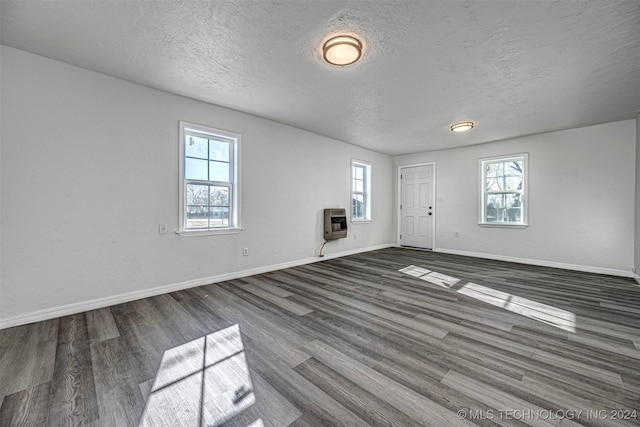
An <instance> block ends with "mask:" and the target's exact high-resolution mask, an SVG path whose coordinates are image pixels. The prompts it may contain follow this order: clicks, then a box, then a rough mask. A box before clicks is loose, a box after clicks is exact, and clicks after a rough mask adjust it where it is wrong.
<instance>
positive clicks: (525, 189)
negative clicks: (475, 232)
mask: <svg viewBox="0 0 640 427" xmlns="http://www.w3.org/2000/svg"><path fill="white" fill-rule="evenodd" d="M520 158H522V159H523V160H522V163H523V174H522V190H521V191H522V192H521V194H520V199H521V203H522V207H523V209H522V218H520V219H521V221H520V222H514V223H506V222H495V223H492V222H486V221H485V205H484V202H485V197H484V196H485V182H486V177H485V168H484V166H483V164H484V163H485V162H506V161H509V160H518V159H520ZM478 171H479V172H480V193H479V196H478V202H479V203H478V204H479V206H478V225H479V226H481V227H486V226H495V227H507V228H509V227H511V228H526V227H528V225H529V153H518V154H510V155H506V156H492V157H483V158H480V159H478Z"/></svg>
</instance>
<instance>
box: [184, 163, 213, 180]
mask: <svg viewBox="0 0 640 427" xmlns="http://www.w3.org/2000/svg"><path fill="white" fill-rule="evenodd" d="M184 177H185V179H197V180H200V181H206V180H207V179H208V177H207V161H206V160H198V159H189V158H186V159H184Z"/></svg>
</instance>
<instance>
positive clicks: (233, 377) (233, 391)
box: [139, 324, 263, 427]
mask: <svg viewBox="0 0 640 427" xmlns="http://www.w3.org/2000/svg"><path fill="white" fill-rule="evenodd" d="M255 401H256V396H255V394H254V391H253V384H252V383H251V376H250V374H249V367H248V365H247V359H246V356H245V352H244V346H243V343H242V336H241V335H240V327H239V326H238V325H237V324H236V325H233V326H230V327H228V328H226V329H222V330H220V331H217V332H214V333H212V334H209V335H207V336H203V337H200V338H198V339H195V340H193V341H189V342H187V343H185V344H183V345H180V346H178V347H174V348H172V349H169V350H167V351H165V352H164V354H163V356H162V361H161V362H160V367H159V368H158V372H157V374H156V377H155V379H154V382H153V386H152V388H151V393H150V394H149V397H148V399H147V403H146V405H145V408H144V413H143V415H142V419H141V420H140V424H139V426H153V425H183V426H201V425H202V426H218V425H220V424H223V423H224V422H225V421H228V420H230V419H231V418H233V417H234V416H235V415H237V414H239V413H240V412H242V411H244V410H245V409H247V408H249V407H250V406H251V405H253V404H254V403H255ZM250 425H251V426H252V427H260V426H262V425H263V423H262V420H261V419H257V420H255V421H254V422H252V423H251V424H250Z"/></svg>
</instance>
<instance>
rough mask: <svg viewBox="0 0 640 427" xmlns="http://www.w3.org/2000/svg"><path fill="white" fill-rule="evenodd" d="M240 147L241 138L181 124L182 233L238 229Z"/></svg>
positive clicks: (220, 131)
mask: <svg viewBox="0 0 640 427" xmlns="http://www.w3.org/2000/svg"><path fill="white" fill-rule="evenodd" d="M239 144H240V135H237V134H234V133H230V132H226V131H222V130H218V129H213V128H209V127H206V126H200V125H196V124H192V123H187V122H180V179H181V185H180V188H181V191H180V202H181V203H180V221H181V224H180V231H185V232H198V231H199V232H200V233H199V234H215V233H216V232H228V231H229V230H238V229H239V212H238V210H239V200H240V198H239V194H238V193H239V186H238V151H239ZM194 234H198V233H194Z"/></svg>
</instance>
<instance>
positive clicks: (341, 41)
mask: <svg viewBox="0 0 640 427" xmlns="http://www.w3.org/2000/svg"><path fill="white" fill-rule="evenodd" d="M361 55H362V43H360V40H358V39H356V38H355V37H351V36H336V37H332V38H330V39H329V40H327V41H326V42H325V44H324V45H323V46H322V56H323V57H324V60H325V61H327V62H328V63H329V64H333V65H340V66H343V65H349V64H353V63H354V62H356V61H357V60H358V59H360V56H361Z"/></svg>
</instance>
